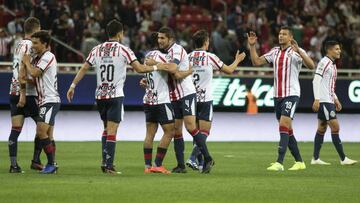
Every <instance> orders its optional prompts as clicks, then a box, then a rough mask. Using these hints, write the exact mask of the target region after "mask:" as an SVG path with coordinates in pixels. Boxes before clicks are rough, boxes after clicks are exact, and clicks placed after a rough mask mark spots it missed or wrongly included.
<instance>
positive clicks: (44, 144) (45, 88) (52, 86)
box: [23, 30, 60, 174]
mask: <svg viewBox="0 0 360 203" xmlns="http://www.w3.org/2000/svg"><path fill="white" fill-rule="evenodd" d="M50 40H51V37H50V34H49V32H47V31H43V30H42V31H38V32H35V33H34V34H33V35H32V36H31V41H32V49H33V51H34V52H35V54H36V58H34V59H33V60H32V61H31V62H30V56H29V55H24V56H23V62H24V64H25V66H26V71H27V72H28V73H29V74H30V75H31V76H32V77H34V78H35V82H36V90H37V94H38V106H39V119H38V122H37V124H36V136H38V137H39V139H40V140H39V142H40V146H41V148H43V149H44V151H45V153H46V156H47V160H48V163H47V165H46V166H45V168H44V169H43V170H42V171H41V173H43V174H49V173H56V171H57V169H58V167H57V166H56V164H55V162H54V157H55V147H54V145H53V143H52V142H51V140H53V137H54V136H53V133H54V124H55V116H56V114H57V113H58V112H59V110H60V97H59V93H58V90H57V61H56V58H55V55H54V54H53V53H51V52H50V51H49V49H50Z"/></svg>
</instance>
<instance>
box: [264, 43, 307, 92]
mask: <svg viewBox="0 0 360 203" xmlns="http://www.w3.org/2000/svg"><path fill="white" fill-rule="evenodd" d="M300 51H302V52H304V54H306V52H305V51H304V50H303V49H301V48H300ZM263 56H264V57H265V59H266V61H267V62H268V63H272V64H273V67H274V97H276V98H282V97H288V96H299V97H300V83H299V73H300V69H301V67H302V64H303V59H302V58H301V56H300V55H299V54H298V53H297V52H295V51H294V50H293V49H292V48H291V47H288V48H286V49H284V50H281V49H280V47H274V48H273V49H271V50H270V51H269V52H268V53H266V54H264V55H263Z"/></svg>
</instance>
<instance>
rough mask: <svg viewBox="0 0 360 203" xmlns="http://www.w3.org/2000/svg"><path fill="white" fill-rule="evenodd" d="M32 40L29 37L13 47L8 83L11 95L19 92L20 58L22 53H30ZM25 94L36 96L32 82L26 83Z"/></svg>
mask: <svg viewBox="0 0 360 203" xmlns="http://www.w3.org/2000/svg"><path fill="white" fill-rule="evenodd" d="M31 47H32V42H31V40H29V39H24V40H21V41H20V42H19V43H18V44H17V45H16V47H15V49H14V56H13V64H12V65H13V67H12V68H13V69H12V71H13V76H12V80H11V85H10V94H11V95H19V94H20V82H19V71H20V65H21V62H22V58H23V56H24V54H29V55H32V54H33V53H32V49H31ZM27 77H28V78H31V79H32V77H31V76H30V75H28V76H27ZM26 95H27V96H36V89H35V86H34V85H33V84H30V83H28V84H27V85H26Z"/></svg>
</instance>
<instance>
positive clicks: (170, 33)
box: [159, 27, 175, 39]
mask: <svg viewBox="0 0 360 203" xmlns="http://www.w3.org/2000/svg"><path fill="white" fill-rule="evenodd" d="M159 33H163V34H165V36H166V37H167V38H169V39H175V33H174V31H173V30H172V29H171V28H169V27H162V28H160V30H159Z"/></svg>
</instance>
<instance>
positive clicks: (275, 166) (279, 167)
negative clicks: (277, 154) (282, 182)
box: [266, 162, 284, 171]
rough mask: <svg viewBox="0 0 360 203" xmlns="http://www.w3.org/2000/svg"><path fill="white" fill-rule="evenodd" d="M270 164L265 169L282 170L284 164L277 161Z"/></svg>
mask: <svg viewBox="0 0 360 203" xmlns="http://www.w3.org/2000/svg"><path fill="white" fill-rule="evenodd" d="M270 165H271V166H270V167H268V168H267V169H266V170H268V171H283V170H284V166H283V165H282V164H281V163H279V162H275V163H271V164H270Z"/></svg>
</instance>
